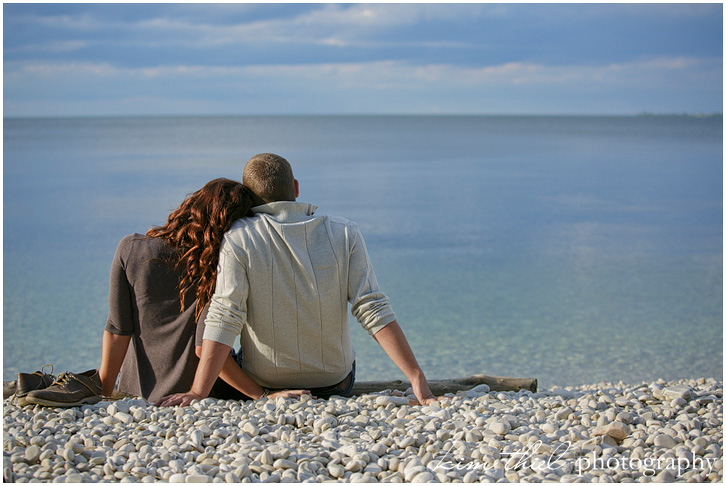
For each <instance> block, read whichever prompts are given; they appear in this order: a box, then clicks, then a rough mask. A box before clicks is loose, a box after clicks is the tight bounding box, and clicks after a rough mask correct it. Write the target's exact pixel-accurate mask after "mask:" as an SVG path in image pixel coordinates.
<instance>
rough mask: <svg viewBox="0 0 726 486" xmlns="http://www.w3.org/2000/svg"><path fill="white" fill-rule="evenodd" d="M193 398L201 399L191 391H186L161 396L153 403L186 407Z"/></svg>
mask: <svg viewBox="0 0 726 486" xmlns="http://www.w3.org/2000/svg"><path fill="white" fill-rule="evenodd" d="M194 400H202V397H200V396H199V395H197V394H196V393H194V392H193V391H188V392H186V393H175V394H173V395H168V396H165V397H163V398H160V399H158V400H157V401H156V403H154V405H156V406H157V407H173V406H176V405H178V406H180V407H186V406H187V405H190V404H191V403H192V402H193V401H194Z"/></svg>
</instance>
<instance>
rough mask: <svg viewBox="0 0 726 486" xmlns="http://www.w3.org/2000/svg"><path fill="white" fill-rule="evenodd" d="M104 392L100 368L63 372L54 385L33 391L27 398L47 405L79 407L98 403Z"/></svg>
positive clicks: (31, 401) (33, 402)
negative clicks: (78, 371)
mask: <svg viewBox="0 0 726 486" xmlns="http://www.w3.org/2000/svg"><path fill="white" fill-rule="evenodd" d="M102 393H103V388H102V386H101V378H100V377H99V376H98V370H88V371H84V372H83V373H68V372H66V373H61V374H60V375H58V378H57V379H56V380H55V381H54V382H53V384H52V385H50V386H49V387H48V388H46V389H44V390H34V391H31V392H30V393H28V395H27V396H26V397H25V400H26V401H27V402H28V403H32V404H35V405H45V406H47V407H78V406H80V405H84V404H93V403H98V402H99V401H101V394H102Z"/></svg>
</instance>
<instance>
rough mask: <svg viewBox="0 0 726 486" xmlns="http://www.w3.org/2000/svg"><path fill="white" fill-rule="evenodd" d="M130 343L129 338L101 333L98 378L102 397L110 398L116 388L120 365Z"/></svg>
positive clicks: (105, 332)
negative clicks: (101, 341)
mask: <svg viewBox="0 0 726 486" xmlns="http://www.w3.org/2000/svg"><path fill="white" fill-rule="evenodd" d="M129 342H131V336H122V335H120V334H113V333H110V332H108V331H103V344H102V348H101V367H100V368H99V370H98V376H99V377H100V378H101V385H102V388H103V396H105V397H110V396H111V395H112V394H113V389H114V387H115V386H116V378H118V374H119V372H120V371H121V365H122V364H123V362H124V358H125V357H126V350H127V349H128V347H129Z"/></svg>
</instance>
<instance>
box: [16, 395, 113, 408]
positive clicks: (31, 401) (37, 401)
mask: <svg viewBox="0 0 726 486" xmlns="http://www.w3.org/2000/svg"><path fill="white" fill-rule="evenodd" d="M100 401H101V397H85V398H82V399H80V400H78V401H77V402H54V401H53V400H44V399H42V398H38V397H26V398H25V403H26V404H28V405H43V406H46V407H61V408H68V407H79V406H81V405H93V404H94V403H98V402H100Z"/></svg>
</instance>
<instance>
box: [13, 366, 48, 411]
mask: <svg viewBox="0 0 726 486" xmlns="http://www.w3.org/2000/svg"><path fill="white" fill-rule="evenodd" d="M46 366H50V373H46V372H45V367H46ZM54 381H55V376H53V365H43V366H41V368H40V371H36V372H35V373H18V379H17V380H16V382H15V398H17V399H18V405H20V406H21V407H23V406H25V405H27V401H26V400H25V397H26V396H27V395H28V393H30V392H32V391H35V390H43V389H45V388H48V387H49V386H50V385H52V384H53V382H54Z"/></svg>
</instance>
